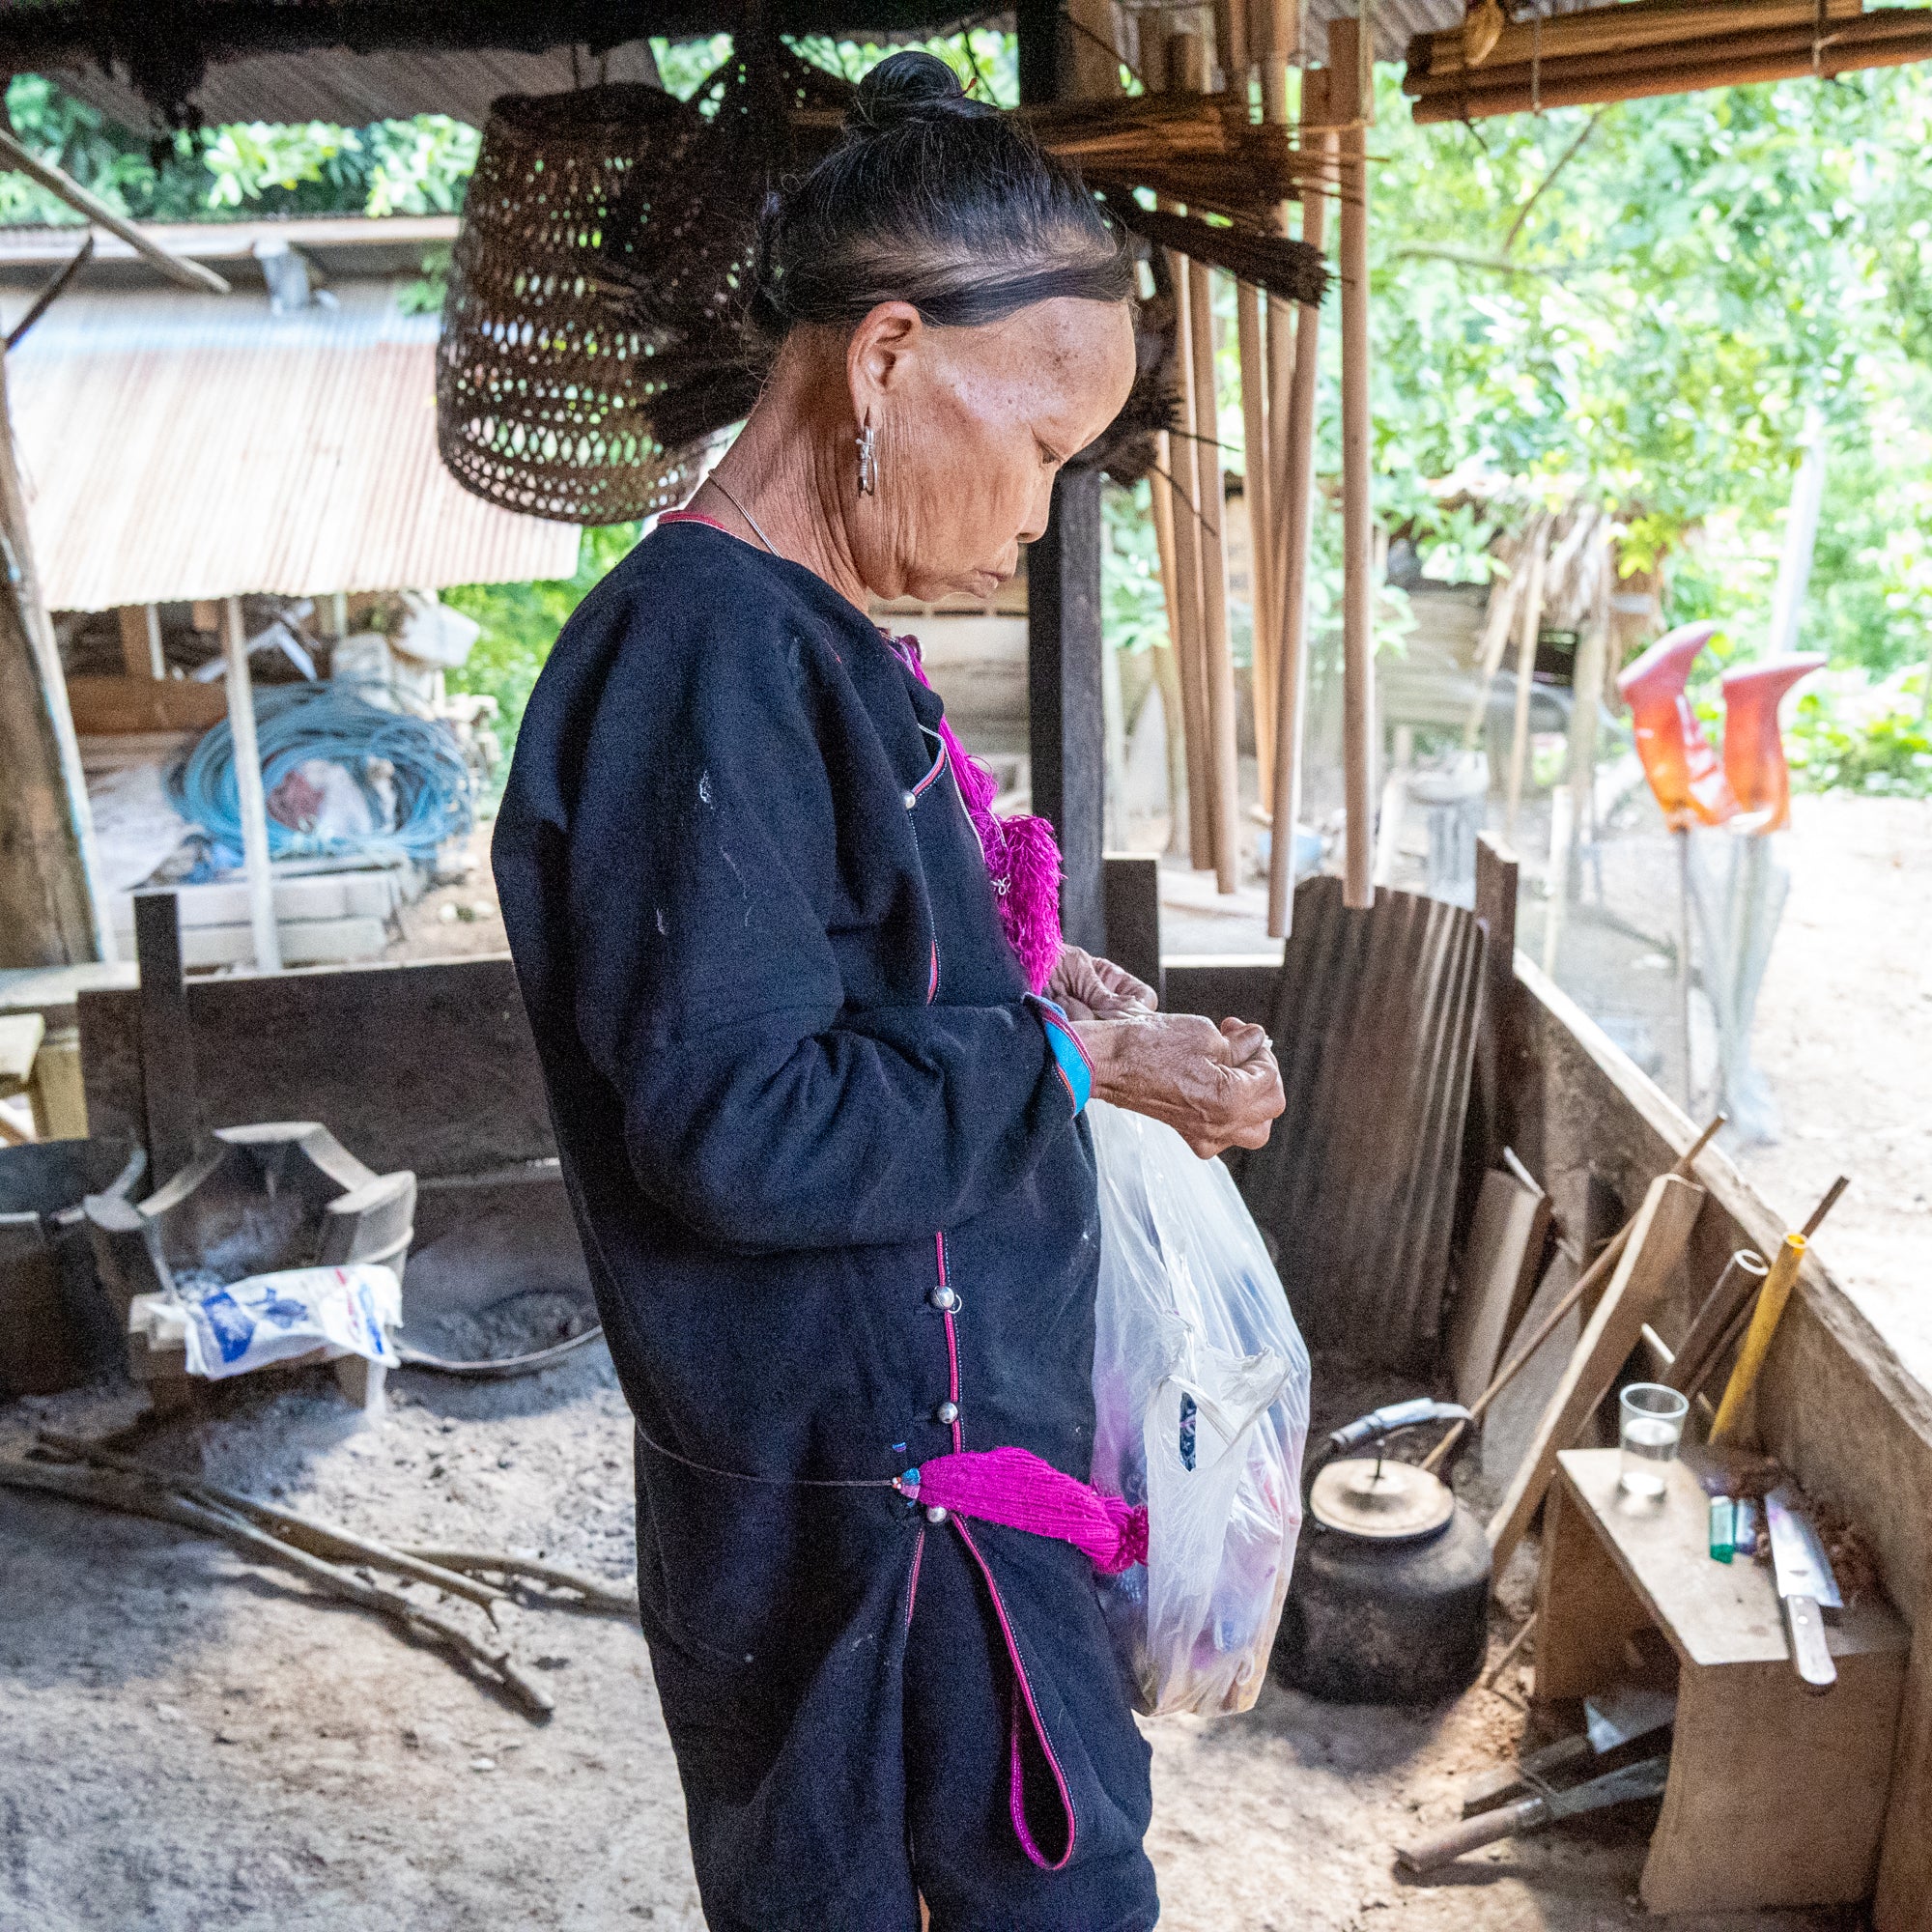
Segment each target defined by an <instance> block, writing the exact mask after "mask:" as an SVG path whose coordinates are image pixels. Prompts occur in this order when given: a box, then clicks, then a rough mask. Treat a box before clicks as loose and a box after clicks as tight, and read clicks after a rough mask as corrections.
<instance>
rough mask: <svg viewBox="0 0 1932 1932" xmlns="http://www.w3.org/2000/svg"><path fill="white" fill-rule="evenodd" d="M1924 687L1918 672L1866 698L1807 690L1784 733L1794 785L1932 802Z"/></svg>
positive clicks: (1931, 748) (1931, 736) (1930, 728)
mask: <svg viewBox="0 0 1932 1932" xmlns="http://www.w3.org/2000/svg"><path fill="white" fill-rule="evenodd" d="M1924 682H1925V673H1924V672H1923V671H1918V672H1911V673H1907V674H1905V675H1903V676H1901V677H1898V678H1895V679H1890V680H1888V681H1887V682H1886V683H1885V684H1883V685H1879V686H1876V687H1874V688H1873V689H1871V690H1869V691H1867V692H1862V693H1861V692H1858V691H1853V692H1850V693H1839V692H1833V691H1832V690H1831V689H1829V688H1828V689H1827V690H1825V691H1822V692H1817V691H1802V692H1801V693H1800V694H1799V697H1798V703H1797V707H1796V715H1795V716H1794V717H1793V719H1792V722H1791V724H1790V725H1788V726H1786V728H1785V733H1784V743H1785V751H1786V754H1787V755H1788V757H1789V758H1790V761H1791V772H1792V777H1793V779H1794V781H1796V782H1797V783H1798V784H1800V785H1802V786H1804V788H1806V789H1808V790H1811V791H1828V790H1831V789H1833V788H1835V787H1842V788H1843V789H1846V790H1850V791H1861V792H1869V793H1874V794H1877V795H1879V796H1891V797H1909V798H1932V722H1928V719H1927V716H1926V709H1925V704H1924V700H1923V697H1922V696H1921V694H1922V693H1923V690H1924Z"/></svg>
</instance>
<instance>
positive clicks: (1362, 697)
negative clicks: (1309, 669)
mask: <svg viewBox="0 0 1932 1932" xmlns="http://www.w3.org/2000/svg"><path fill="white" fill-rule="evenodd" d="M1367 27H1368V23H1367V22H1366V21H1365V20H1362V19H1360V18H1353V19H1343V20H1331V21H1329V23H1328V72H1329V86H1330V88H1331V90H1332V93H1331V96H1330V105H1331V107H1332V108H1333V110H1334V114H1335V119H1336V121H1337V122H1339V123H1340V124H1341V194H1342V217H1341V282H1342V560H1343V586H1342V790H1343V798H1344V803H1345V808H1346V810H1347V814H1348V816H1347V823H1346V826H1345V829H1344V833H1343V858H1342V903H1343V904H1344V905H1346V906H1349V907H1351V908H1353V909H1355V910H1357V911H1362V910H1366V909H1367V908H1368V907H1370V906H1373V905H1374V904H1375V902H1376V889H1375V881H1374V878H1373V876H1372V867H1373V866H1374V862H1375V850H1374V843H1375V841H1374V832H1375V826H1374V823H1373V814H1374V810H1375V807H1374V803H1373V800H1374V787H1375V762H1376V743H1375V734H1376V657H1375V653H1376V640H1375V579H1374V564H1373V556H1374V546H1375V536H1374V529H1375V525H1374V511H1373V507H1372V505H1371V502H1370V496H1369V489H1370V466H1371V463H1372V461H1373V451H1372V449H1371V446H1370V433H1371V423H1370V418H1369V169H1368V144H1367V128H1366V125H1365V109H1364V106H1363V99H1364V94H1365V84H1366V81H1367V77H1368V73H1369V72H1370V71H1373V70H1372V66H1371V64H1372V63H1373V61H1374V54H1373V52H1372V51H1371V49H1370V47H1369V46H1368V44H1367V38H1368V36H1367Z"/></svg>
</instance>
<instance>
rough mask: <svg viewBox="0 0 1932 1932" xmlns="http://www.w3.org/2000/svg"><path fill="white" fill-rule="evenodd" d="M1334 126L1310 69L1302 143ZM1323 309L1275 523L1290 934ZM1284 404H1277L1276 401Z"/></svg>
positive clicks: (1306, 334) (1279, 793)
mask: <svg viewBox="0 0 1932 1932" xmlns="http://www.w3.org/2000/svg"><path fill="white" fill-rule="evenodd" d="M1328 125H1329V110H1328V75H1327V73H1326V72H1325V71H1319V70H1308V71H1304V72H1303V74H1302V77H1301V128H1302V143H1303V146H1304V148H1306V147H1307V146H1308V144H1309V138H1310V131H1311V130H1312V129H1316V128H1324V127H1326V126H1328ZM1315 140H1316V146H1317V147H1318V149H1319V151H1320V152H1321V155H1323V156H1331V155H1333V153H1334V152H1335V136H1334V135H1333V134H1332V133H1323V134H1319V135H1317V136H1316V137H1315ZM1326 196H1327V188H1326V185H1325V183H1324V184H1321V185H1310V186H1309V187H1308V188H1306V189H1305V190H1304V193H1303V198H1302V203H1301V239H1302V240H1303V241H1306V242H1307V243H1308V244H1309V246H1310V247H1313V248H1319V247H1321V243H1322V239H1323V232H1324V230H1325V228H1326V225H1327V210H1328V204H1327V198H1326ZM1320 343H1321V310H1320V309H1317V308H1310V307H1307V306H1306V305H1301V306H1298V307H1297V308H1296V310H1295V323H1294V371H1293V387H1292V388H1291V390H1290V392H1289V397H1288V412H1287V422H1286V426H1285V429H1284V432H1283V447H1284V451H1285V455H1286V469H1284V471H1283V483H1282V491H1281V501H1280V504H1279V506H1278V509H1277V513H1276V522H1275V559H1276V562H1275V574H1274V575H1275V582H1276V583H1277V584H1278V585H1280V603H1281V654H1280V661H1279V664H1278V665H1277V667H1276V671H1275V685H1276V688H1275V730H1274V744H1275V762H1274V790H1273V795H1272V798H1271V800H1270V810H1271V812H1272V815H1273V819H1274V831H1273V833H1272V835H1271V838H1272V850H1271V852H1270V854H1269V860H1268V932H1269V934H1270V936H1272V937H1273V938H1276V939H1282V938H1286V937H1287V935H1288V934H1289V932H1290V931H1291V930H1293V924H1294V824H1295V820H1296V818H1297V817H1298V816H1299V814H1300V811H1301V733H1302V721H1303V717H1304V715H1305V711H1306V704H1305V699H1306V696H1307V691H1308V543H1309V521H1310V518H1311V517H1312V515H1313V513H1314V506H1315V411H1316V404H1317V402H1318V400H1319V390H1318V384H1319V379H1320V375H1321V370H1320V367H1319V357H1318V350H1319V348H1320ZM1276 407H1277V408H1279V407H1280V405H1279V404H1277V405H1276Z"/></svg>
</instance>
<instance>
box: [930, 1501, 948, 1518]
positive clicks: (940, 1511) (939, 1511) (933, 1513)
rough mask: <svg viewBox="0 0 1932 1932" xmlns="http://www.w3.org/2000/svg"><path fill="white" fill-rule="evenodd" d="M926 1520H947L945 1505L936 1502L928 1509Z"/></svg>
mask: <svg viewBox="0 0 1932 1932" xmlns="http://www.w3.org/2000/svg"><path fill="white" fill-rule="evenodd" d="M925 1520H926V1521H927V1522H944V1521H945V1520H946V1510H945V1507H944V1505H943V1504H940V1503H934V1504H933V1505H932V1507H931V1508H930V1509H928V1510H927V1511H926V1513H925Z"/></svg>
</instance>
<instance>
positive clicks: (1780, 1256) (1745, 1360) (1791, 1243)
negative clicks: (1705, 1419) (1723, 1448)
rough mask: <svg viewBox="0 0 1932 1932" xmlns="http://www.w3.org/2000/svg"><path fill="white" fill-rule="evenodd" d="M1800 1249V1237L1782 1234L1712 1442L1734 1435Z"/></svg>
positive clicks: (1793, 1284)
mask: <svg viewBox="0 0 1932 1932" xmlns="http://www.w3.org/2000/svg"><path fill="white" fill-rule="evenodd" d="M1804 1249H1805V1240H1804V1236H1803V1235H1786V1236H1785V1237H1784V1245H1783V1246H1782V1247H1780V1248H1779V1249H1778V1251H1777V1254H1776V1257H1775V1258H1774V1259H1773V1261H1772V1264H1771V1273H1770V1274H1769V1275H1768V1276H1767V1277H1766V1278H1765V1284H1764V1286H1763V1287H1762V1288H1761V1289H1759V1290H1758V1293H1757V1312H1756V1314H1754V1315H1753V1316H1752V1317H1751V1322H1750V1326H1749V1327H1748V1328H1747V1330H1746V1331H1745V1345H1744V1347H1743V1348H1742V1349H1741V1350H1739V1351H1738V1362H1737V1367H1736V1368H1734V1369H1733V1370H1732V1371H1731V1378H1730V1380H1729V1381H1727V1382H1726V1383H1725V1384H1724V1395H1723V1400H1722V1401H1721V1402H1719V1404H1718V1419H1717V1420H1716V1421H1715V1422H1714V1423H1712V1425H1711V1440H1712V1441H1713V1442H1714V1443H1717V1442H1722V1441H1723V1440H1725V1438H1726V1437H1728V1436H1731V1435H1735V1434H1736V1433H1737V1428H1738V1424H1739V1422H1740V1421H1741V1419H1742V1418H1743V1414H1744V1406H1745V1403H1746V1401H1747V1399H1748V1398H1749V1396H1750V1392H1751V1390H1752V1389H1754V1388H1755V1387H1756V1386H1757V1378H1758V1374H1759V1372H1760V1371H1761V1370H1762V1369H1763V1367H1764V1358H1765V1357H1766V1356H1767V1355H1768V1354H1770V1352H1771V1343H1772V1338H1773V1336H1775V1335H1776V1333H1777V1324H1778V1322H1779V1321H1782V1320H1783V1319H1784V1310H1785V1305H1786V1304H1787V1303H1788V1302H1789V1301H1790V1299H1791V1291H1792V1289H1793V1288H1795V1287H1796V1286H1797V1283H1798V1267H1799V1264H1800V1263H1801V1262H1803V1261H1804Z"/></svg>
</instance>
